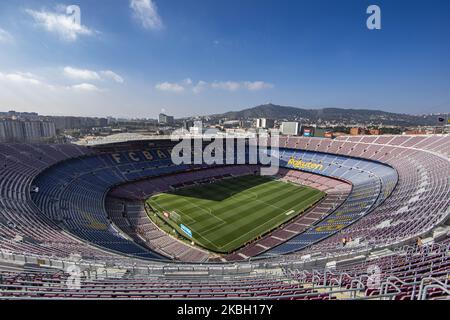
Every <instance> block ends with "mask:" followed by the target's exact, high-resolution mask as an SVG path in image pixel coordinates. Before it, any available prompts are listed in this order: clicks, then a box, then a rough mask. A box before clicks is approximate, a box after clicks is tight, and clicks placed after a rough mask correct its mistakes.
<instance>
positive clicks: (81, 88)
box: [70, 83, 102, 92]
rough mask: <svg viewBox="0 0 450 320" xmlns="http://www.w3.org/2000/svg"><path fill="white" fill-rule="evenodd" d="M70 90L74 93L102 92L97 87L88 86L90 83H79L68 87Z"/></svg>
mask: <svg viewBox="0 0 450 320" xmlns="http://www.w3.org/2000/svg"><path fill="white" fill-rule="evenodd" d="M70 89H73V90H75V91H78V92H81V91H85V92H86V91H87V92H100V91H102V90H101V89H99V88H98V87H97V86H95V85H93V84H90V83H81V84H76V85H73V86H71V87H70Z"/></svg>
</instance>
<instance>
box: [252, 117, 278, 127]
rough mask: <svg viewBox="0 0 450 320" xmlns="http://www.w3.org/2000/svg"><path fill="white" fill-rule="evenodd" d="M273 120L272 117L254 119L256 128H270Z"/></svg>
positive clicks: (272, 125) (273, 123)
mask: <svg viewBox="0 0 450 320" xmlns="http://www.w3.org/2000/svg"><path fill="white" fill-rule="evenodd" d="M274 125H275V121H274V120H272V119H266V118H260V119H256V128H258V129H272V128H273V127H274Z"/></svg>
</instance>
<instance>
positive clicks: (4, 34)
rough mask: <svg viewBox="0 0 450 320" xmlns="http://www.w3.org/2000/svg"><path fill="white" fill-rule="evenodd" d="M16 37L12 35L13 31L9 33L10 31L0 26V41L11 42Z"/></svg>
mask: <svg viewBox="0 0 450 320" xmlns="http://www.w3.org/2000/svg"><path fill="white" fill-rule="evenodd" d="M13 41H14V38H13V36H12V35H11V33H9V32H8V31H6V30H5V29H2V28H0V43H2V42H3V43H10V42H13Z"/></svg>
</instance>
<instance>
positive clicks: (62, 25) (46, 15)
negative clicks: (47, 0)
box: [26, 6, 95, 41]
mask: <svg viewBox="0 0 450 320" xmlns="http://www.w3.org/2000/svg"><path fill="white" fill-rule="evenodd" d="M58 8H59V10H60V9H61V8H62V6H58ZM60 11H61V10H60ZM26 12H27V13H28V14H29V15H30V16H31V17H32V18H33V19H34V21H35V22H36V24H37V25H39V26H41V27H43V28H44V29H46V30H47V31H49V32H53V33H56V34H58V36H59V37H60V38H61V39H63V40H66V41H76V40H77V39H78V37H79V36H82V35H86V36H91V35H93V34H94V33H95V32H94V30H92V29H89V28H88V27H86V26H84V25H82V24H80V23H78V22H77V21H76V20H75V19H74V18H73V16H70V15H67V14H66V12H50V11H45V10H42V11H35V10H31V9H26Z"/></svg>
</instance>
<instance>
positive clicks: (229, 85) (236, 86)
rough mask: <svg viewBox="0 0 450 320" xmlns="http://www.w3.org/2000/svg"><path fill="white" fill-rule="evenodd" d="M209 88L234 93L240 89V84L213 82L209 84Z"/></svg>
mask: <svg viewBox="0 0 450 320" xmlns="http://www.w3.org/2000/svg"><path fill="white" fill-rule="evenodd" d="M211 87H212V88H213V89H222V90H228V91H236V90H239V89H240V88H241V84H240V83H239V82H235V81H225V82H217V81H215V82H213V83H212V84H211Z"/></svg>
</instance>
